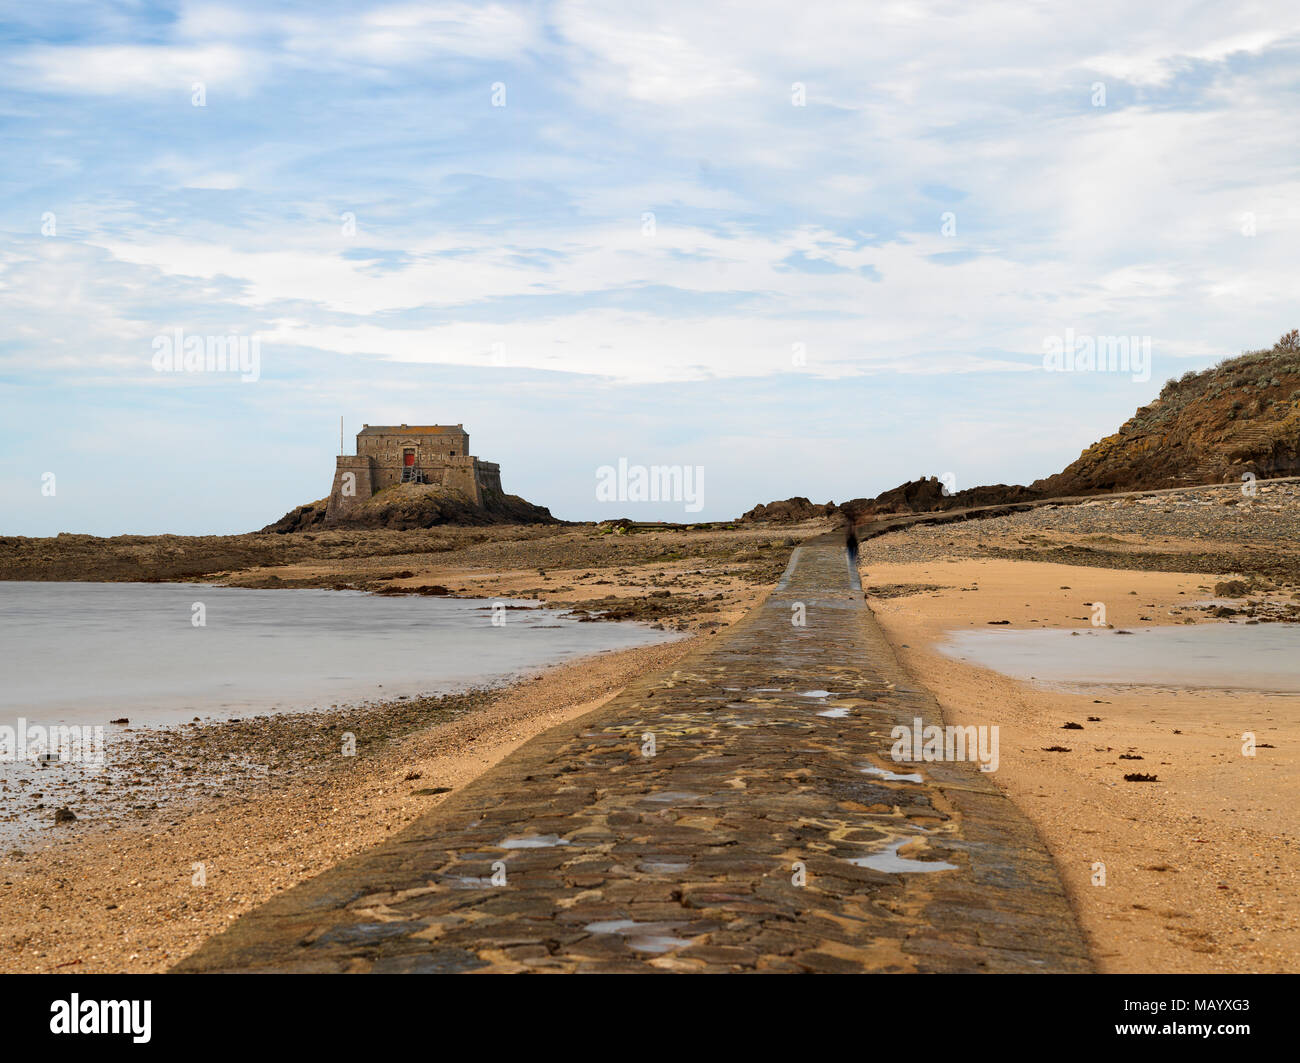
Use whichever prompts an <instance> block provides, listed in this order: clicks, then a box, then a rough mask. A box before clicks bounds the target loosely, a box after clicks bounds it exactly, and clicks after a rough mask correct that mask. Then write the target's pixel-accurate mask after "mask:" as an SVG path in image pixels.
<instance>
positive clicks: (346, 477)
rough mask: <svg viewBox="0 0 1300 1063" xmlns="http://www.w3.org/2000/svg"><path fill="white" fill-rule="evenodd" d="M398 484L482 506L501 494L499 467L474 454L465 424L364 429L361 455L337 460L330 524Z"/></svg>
mask: <svg viewBox="0 0 1300 1063" xmlns="http://www.w3.org/2000/svg"><path fill="white" fill-rule="evenodd" d="M395 484H427V485H430V486H434V487H441V488H443V489H444V490H446V491H451V492H455V493H456V494H459V495H463V496H464V497H465V498H466V499H468V500H470V501H472V502H473V503H474V505H476V506H482V505H483V504H484V501H485V494H487V493H489V492H490V493H492V494H494V495H496V496H499V495H501V494H502V491H501V466H500V465H497V464H496V463H495V462H491V461H480V460H479V459H478V458H476V457H474V456H473V455H472V454H470V452H469V433H468V432H466V431H465V426H464V425H461V424H458V425H445V424H426V425H408V424H399V425H369V424H368V425H364V426H363V427H362V429H361V431H360V432H358V433H357V452H356V453H355V454H340V455H339V456H338V458H337V459H336V463H335V469H334V486H333V488H331V490H330V497H329V503H328V504H327V506H326V509H325V521H326V523H329V522H331V521H334V520H338V519H340V518H342V517H346V516H349V515H350V514H351V513H352V512H353V511H354V510H356V509H357V508H359V507H360V506H361V505H362V504H363V503H365V502H366V500H367V499H369V498H371V497H372V496H373V495H374V494H375V493H376V492H377V491H382V490H383V489H384V488H386V487H392V486H394V485H395Z"/></svg>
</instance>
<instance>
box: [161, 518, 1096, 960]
mask: <svg viewBox="0 0 1300 1063" xmlns="http://www.w3.org/2000/svg"><path fill="white" fill-rule="evenodd" d="M800 615H802V617H803V618H804V619H805V621H806V626H796V624H795V623H793V622H792V621H796V620H797V619H798V618H799V617H800ZM916 717H920V718H921V719H922V720H923V721H925V722H926V723H941V722H942V721H941V720H940V718H939V711H938V707H937V705H936V703H935V702H934V700H933V698H932V697H931V696H930V695H929V694H928V693H926V692H925V691H924V690H921V689H919V688H918V687H917V686H916V684H915V683H913V682H912V681H911V680H910V679H909V678H908V677H907V675H906V674H905V673H903V672H902V670H901V669H900V668H899V666H898V664H897V663H896V661H895V660H894V657H893V654H892V652H891V651H890V649H889V646H888V644H887V643H886V642H885V640H884V638H883V636H882V635H881V633H880V631H879V629H878V627H877V625H876V623H875V621H874V619H873V618H872V616H871V613H870V611H869V610H868V609H867V607H866V606H865V605H864V604H863V601H862V592H861V589H860V587H859V586H858V584H857V578H856V574H855V573H854V572H853V571H852V569H851V566H850V564H849V560H848V557H847V554H846V551H845V549H844V546H843V542H842V538H840V537H836V536H827V537H825V538H823V539H819V540H814V541H812V542H810V543H807V544H805V545H804V546H802V547H800V548H799V549H798V550H797V551H796V552H795V555H794V556H793V557H792V559H791V563H790V568H789V569H788V570H787V572H786V575H785V576H784V577H783V579H782V582H781V583H780V584H779V585H778V587H777V588H776V590H775V591H773V593H772V594H771V595H770V596H769V597H768V598H767V599H766V601H765V602H764V603H763V604H761V605H760V606H758V607H756V608H755V609H754V610H753V611H751V613H750V614H749V615H747V616H746V617H745V618H744V619H743V620H741V621H740V622H739V623H738V624H736V625H735V626H734V627H732V628H731V629H729V630H727V631H724V632H722V633H720V634H719V635H718V636H717V637H716V639H715V640H711V643H710V645H709V646H708V647H706V648H704V649H702V650H699V651H697V652H695V653H693V654H692V655H691V656H689V657H687V658H685V659H684V660H682V661H681V662H679V663H678V665H677V666H676V667H675V668H673V669H671V670H668V671H664V672H659V673H655V674H651V675H647V676H645V677H643V678H642V679H640V680H639V681H637V682H636V683H634V684H633V685H631V686H629V687H628V688H627V689H626V690H624V691H623V692H622V693H621V694H620V695H619V696H618V697H616V698H615V699H614V700H613V701H611V702H610V703H609V704H607V705H606V706H604V707H603V708H601V709H600V710H598V711H597V712H596V713H594V714H592V715H589V716H587V717H584V718H583V719H581V720H579V721H576V722H573V723H569V724H565V725H563V726H561V727H559V728H556V729H554V730H552V731H550V732H548V733H547V734H544V735H542V736H539V737H538V738H536V739H534V740H533V741H531V742H529V743H528V744H527V745H525V746H524V747H523V748H521V749H520V750H518V751H517V752H516V753H515V754H514V755H512V756H511V757H509V758H508V759H507V760H505V761H503V762H502V763H501V764H499V765H498V766H497V767H495V768H494V769H492V770H491V771H489V772H487V773H486V774H485V775H483V776H481V777H480V778H479V779H477V780H476V781H475V782H474V783H473V784H471V785H470V786H469V787H467V788H466V789H465V790H463V791H462V792H460V793H458V794H453V795H452V796H451V797H450V798H449V799H448V800H447V802H446V803H445V804H444V805H442V806H441V807H440V808H438V809H437V810H435V811H432V812H430V813H429V814H428V815H426V816H424V817H422V818H421V819H419V820H417V821H416V822H415V823H414V824H412V825H411V826H410V827H409V828H407V829H406V830H405V831H403V832H402V833H401V834H400V835H398V836H396V837H394V838H393V839H392V840H391V841H389V842H387V843H385V844H383V845H381V846H379V847H377V848H375V849H373V850H370V851H368V852H366V853H363V854H361V855H359V856H357V857H354V858H352V859H350V860H347V861H345V862H344V863H342V864H340V865H339V866H338V867H336V868H333V869H332V870H330V871H328V872H326V873H325V874H323V875H321V876H319V877H317V878H316V879H313V880H311V881H309V882H306V883H303V884H302V885H300V886H298V887H296V888H294V889H292V890H289V891H288V892H286V893H284V894H282V895H281V896H279V897H277V898H276V899H274V900H273V901H271V902H269V903H267V904H265V905H263V906H262V907H261V908H258V909H256V910H254V911H253V912H251V913H249V914H248V915H246V916H244V917H243V918H242V919H240V920H238V921H237V922H236V923H234V924H233V925H232V927H231V928H230V929H229V930H228V931H226V932H225V933H223V934H221V935H218V936H217V937H214V938H212V939H211V940H209V941H208V942H207V943H205V944H204V945H203V946H202V947H201V948H200V949H199V950H198V951H197V952H195V953H194V954H193V955H191V956H190V957H189V958H188V959H186V960H185V961H183V962H182V963H181V964H180V965H179V966H178V968H177V970H181V971H337V972H365V971H373V972H376V973H379V972H411V973H418V972H439V971H446V972H460V971H465V972H468V971H475V972H524V971H580V972H615V971H654V970H661V971H698V972H724V971H790V972H796V971H813V972H821V971H825V972H856V971H898V972H905V971H1086V970H1089V969H1090V963H1089V961H1088V958H1087V954H1086V951H1085V948H1084V945H1083V941H1082V938H1081V937H1080V934H1079V931H1078V929H1077V927H1076V925H1075V922H1074V919H1073V916H1072V915H1071V913H1070V911H1069V908H1068V906H1067V904H1066V901H1065V899H1064V895H1063V892H1062V889H1061V885H1060V882H1059V880H1058V878H1057V875H1056V872H1055V869H1054V868H1053V866H1052V862H1051V859H1050V857H1049V856H1048V854H1047V852H1046V850H1045V849H1044V847H1043V845H1042V843H1041V842H1040V841H1039V839H1038V837H1037V835H1036V834H1035V833H1034V831H1033V829H1032V827H1031V826H1030V824H1029V823H1028V821H1027V820H1026V819H1025V818H1024V817H1023V816H1022V815H1021V814H1020V813H1019V812H1018V811H1017V810H1016V809H1015V807H1014V806H1013V805H1012V804H1011V802H1010V801H1009V800H1007V799H1006V798H1005V797H1003V796H1002V795H1001V794H1000V792H999V791H998V790H997V788H996V786H995V785H994V783H993V781H992V779H991V778H990V777H989V776H988V775H985V774H983V773H981V772H980V771H979V770H978V768H977V766H976V765H974V764H970V763H939V762H934V763H923V764H915V765H912V764H908V765H903V766H899V765H898V764H895V763H894V762H893V761H892V760H890V757H889V753H890V748H891V746H892V744H893V742H892V739H891V737H890V730H891V728H893V727H894V726H895V725H896V724H905V725H908V726H910V725H911V723H912V721H913V719H914V718H916ZM868 768H876V769H883V770H884V771H885V772H886V773H890V774H892V773H897V774H901V775H905V776H907V778H905V779H901V780H897V779H891V778H889V777H887V775H879V774H868V773H866V772H864V769H868ZM913 775H919V776H920V781H919V782H916V781H911V776H913ZM900 843H901V844H903V845H905V849H904V850H903V852H902V853H901V854H900V856H901V858H902V866H905V867H907V868H908V870H905V871H895V870H875V869H873V868H872V867H868V866H862V863H861V862H862V861H863V860H864V859H869V858H871V857H873V855H877V854H887V853H893V852H896V851H897V850H898V847H899V844H900ZM894 859H898V857H895V858H894ZM854 861H857V862H856V863H855V862H854ZM872 862H873V863H874V862H876V861H872ZM927 864H928V865H930V866H928V867H927V866H925V865H927ZM886 866H892V865H889V864H886ZM801 868H802V873H800V869H801ZM935 868H948V869H940V870H935ZM503 876H504V879H503Z"/></svg>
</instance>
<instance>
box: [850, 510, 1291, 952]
mask: <svg viewBox="0 0 1300 1063" xmlns="http://www.w3.org/2000/svg"><path fill="white" fill-rule="evenodd" d="M1038 519H1041V518H1038ZM999 525H1003V522H1002V521H1001V520H999V521H990V522H980V523H978V524H970V525H964V526H960V527H951V526H950V527H944V528H942V529H915V530H910V531H907V532H902V533H895V534H894V535H891V536H888V537H885V538H882V539H881V540H879V541H878V542H868V543H865V544H864V548H863V558H862V565H861V572H862V578H863V585H864V588H866V594H867V596H868V601H869V604H870V606H871V608H872V609H873V610H874V611H875V613H876V615H877V616H878V617H879V619H880V622H881V624H882V626H883V627H884V629H885V631H886V633H887V635H888V637H889V639H890V641H891V643H892V644H893V646H894V648H895V651H896V653H897V654H898V656H899V658H900V661H901V662H902V663H903V665H904V666H905V667H906V668H907V669H908V671H909V672H911V674H912V675H913V676H915V677H916V678H917V679H918V680H919V681H921V682H922V683H923V684H924V685H925V686H926V687H928V688H929V689H930V690H931V691H932V692H933V693H934V694H935V696H936V697H937V698H938V700H939V702H940V705H941V706H942V708H943V711H944V714H945V717H946V718H947V720H948V722H949V723H955V724H959V725H989V726H992V725H997V726H998V727H999V728H1000V739H1001V740H1000V745H1001V758H1000V766H999V769H998V771H997V772H996V774H995V776H994V778H995V781H996V782H997V784H998V785H999V786H1000V787H1001V788H1003V789H1004V790H1005V792H1006V793H1007V794H1008V795H1009V796H1011V797H1012V799H1013V800H1014V801H1015V802H1016V804H1017V805H1019V807H1020V808H1021V809H1022V810H1023V811H1024V812H1025V813H1026V814H1027V815H1028V816H1029V817H1030V819H1031V820H1032V822H1033V823H1034V825H1035V827H1036V828H1037V829H1038V831H1039V832H1040V834H1041V836H1042V837H1043V839H1044V841H1045V843H1046V844H1047V846H1048V848H1049V850H1050V851H1051V853H1052V855H1053V857H1054V859H1055V860H1056V862H1057V865H1058V868H1059V871H1060V874H1061V877H1062V880H1063V882H1064V883H1065V886H1066V889H1067V892H1068V895H1069V897H1070V901H1071V904H1072V906H1073V907H1074V908H1075V910H1076V912H1077V914H1078V916H1079V919H1080V922H1081V924H1082V927H1083V930H1084V932H1085V934H1086V935H1087V937H1088V939H1089V942H1090V947H1091V949H1092V951H1093V953H1094V959H1095V961H1096V963H1097V965H1098V967H1099V969H1100V970H1102V971H1109V972H1132V971H1154V970H1159V971H1178V972H1192V971H1222V972H1231V971H1238V972H1244V971H1256V972H1261V971H1294V970H1297V965H1298V964H1300V961H1298V960H1297V957H1298V956H1300V918H1298V917H1297V914H1296V912H1297V900H1300V850H1298V849H1297V846H1298V845H1300V838H1298V837H1297V833H1296V818H1295V814H1294V808H1295V805H1296V801H1297V798H1298V797H1300V761H1297V758H1296V757H1295V754H1294V750H1295V749H1296V748H1297V739H1300V716H1297V713H1296V711H1295V710H1296V698H1295V697H1294V696H1284V695H1276V694H1267V693H1255V692H1249V691H1212V690H1184V689H1151V688H1128V689H1122V688H1107V689H1102V688H1098V689H1096V690H1091V691H1086V692H1078V691H1069V690H1064V689H1053V688H1051V687H1050V686H1048V685H1045V684H1036V683H1030V682H1023V681H1016V680H1012V679H1009V678H1007V677H1006V676H1004V675H1001V674H999V673H997V672H994V671H990V670H988V669H985V668H981V667H977V666H974V665H973V664H971V663H968V662H963V661H961V660H956V659H953V658H952V657H951V656H948V655H945V654H943V653H941V652H940V651H939V649H938V647H939V645H940V644H941V643H942V642H943V640H944V639H945V636H946V634H947V633H949V632H952V631H958V630H962V629H967V630H969V629H973V628H979V629H983V630H986V631H989V630H991V631H998V630H1008V629H1013V628H1025V629H1031V628H1075V629H1080V630H1084V631H1087V630H1089V628H1090V618H1091V615H1092V612H1091V609H1090V608H1089V606H1088V604H1086V603H1092V602H1104V603H1106V605H1107V621H1108V623H1109V624H1110V625H1111V627H1110V628H1107V629H1105V630H1106V635H1105V636H1104V637H1116V632H1118V631H1121V630H1124V629H1137V628H1140V627H1149V626H1155V625H1158V624H1169V623H1187V622H1196V623H1213V622H1215V621H1213V620H1205V619H1202V617H1204V615H1205V612H1204V610H1203V609H1201V608H1197V607H1194V606H1192V605H1191V604H1190V603H1192V602H1194V601H1196V600H1199V599H1205V598H1208V597H1211V595H1212V590H1213V586H1214V584H1215V582H1216V581H1215V578H1214V577H1213V576H1207V575H1206V574H1203V573H1180V572H1173V571H1169V572H1164V571H1162V572H1147V571H1135V570H1130V569H1112V568H1099V567H1084V566H1078V565H1060V564H1051V563H1042V562H1034V561H1016V560H1005V559H999V558H990V557H987V556H985V557H971V556H967V557H934V558H933V559H927V560H920V561H910V562H909V561H896V560H895V561H888V562H885V561H882V560H880V558H881V557H882V556H890V557H903V556H907V555H908V554H909V553H912V554H918V555H925V554H928V553H930V550H929V545H928V544H929V542H930V540H931V539H933V538H935V537H936V536H940V535H941V536H943V543H944V546H943V552H953V553H958V554H961V553H967V554H976V555H978V554H980V553H983V552H985V551H986V550H988V549H989V548H990V544H992V543H996V541H997V540H998V538H999V536H1000V535H1001V534H1002V533H1004V532H1005V530H1006V529H1005V527H1004V526H1003V527H1000V526H999ZM1004 622H1009V624H1008V626H1006V627H1003V626H1001V625H1002V624H1003V623H1004ZM990 624H998V625H999V626H998V627H990V626H989V625H990ZM1067 723H1070V724H1078V725H1080V727H1079V728H1078V729H1076V728H1069V729H1067V728H1066V727H1065V725H1066V724H1067ZM1246 731H1250V732H1253V733H1254V734H1255V735H1256V736H1257V742H1258V743H1259V748H1257V751H1256V755H1255V756H1254V757H1247V756H1243V755H1242V734H1243V732H1246ZM1265 746H1268V747H1271V748H1265ZM1121 758H1134V759H1121ZM1138 758H1140V759H1138ZM1135 772H1141V773H1149V774H1154V775H1156V776H1157V781H1155V782H1142V783H1137V782H1126V781H1125V780H1124V775H1125V774H1127V773H1135ZM1099 865H1104V885H1101V884H1100V883H1101V882H1102V881H1103V880H1102V878H1101V874H1100V870H1101V869H1100V866H1099Z"/></svg>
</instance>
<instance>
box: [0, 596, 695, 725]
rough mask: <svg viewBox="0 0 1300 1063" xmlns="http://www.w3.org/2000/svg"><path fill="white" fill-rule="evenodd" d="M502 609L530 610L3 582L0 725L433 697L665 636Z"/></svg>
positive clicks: (141, 719)
mask: <svg viewBox="0 0 1300 1063" xmlns="http://www.w3.org/2000/svg"><path fill="white" fill-rule="evenodd" d="M196 602H201V603H203V605H204V607H205V608H206V618H205V619H206V625H205V626H203V627H196V626H194V624H193V623H192V617H193V615H194V610H193V605H194V603H196ZM507 604H510V605H526V606H527V607H525V608H519V609H507V610H504V611H498V613H497V616H498V617H501V616H504V618H505V620H504V623H502V624H500V625H499V626H497V625H493V623H492V618H493V611H492V608H491V607H492V602H491V601H487V600H478V599H455V598H429V597H419V596H380V595H370V594H363V593H360V592H356V591H329V590H247V589H242V588H234V587H210V586H201V585H197V584H156V583H30V582H0V647H2V648H3V651H4V659H5V681H4V683H3V684H0V724H9V725H13V724H14V723H15V721H16V719H17V718H18V717H24V718H26V719H27V720H28V721H29V723H30V722H39V723H41V724H45V725H48V724H51V723H67V724H105V723H107V722H108V721H109V720H111V719H113V718H115V717H127V718H129V719H130V721H131V726H132V727H136V726H139V725H142V724H144V725H149V724H166V723H176V722H181V721H186V720H189V719H191V718H192V717H194V716H204V717H207V716H232V715H235V716H238V715H246V714H248V713H268V712H275V711H291V710H300V709H307V708H314V707H328V706H330V705H332V704H336V703H337V704H343V703H346V702H356V701H377V700H387V699H391V698H397V697H400V696H402V695H406V696H416V695H421V694H441V693H447V692H450V691H453V690H463V689H466V688H468V687H471V686H478V685H486V684H490V683H500V682H506V681H508V680H510V679H512V678H514V677H516V676H519V675H521V674H526V673H530V672H534V671H536V670H537V669H539V668H541V667H544V666H547V665H552V664H556V663H558V662H561V661H564V660H567V659H570V658H573V657H576V656H580V655H584V654H591V653H596V652H599V651H602V650H615V649H626V648H628V647H632V646H644V645H649V644H652V643H657V642H664V641H668V640H671V639H673V638H674V637H676V636H675V635H673V634H670V633H667V632H663V631H656V630H654V629H652V628H650V627H648V626H647V625H644V624H626V623H580V622H579V621H577V620H571V619H566V618H565V617H563V616H562V615H560V614H558V613H556V612H553V611H551V610H545V609H540V608H535V607H533V603H517V602H514V603H507Z"/></svg>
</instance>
